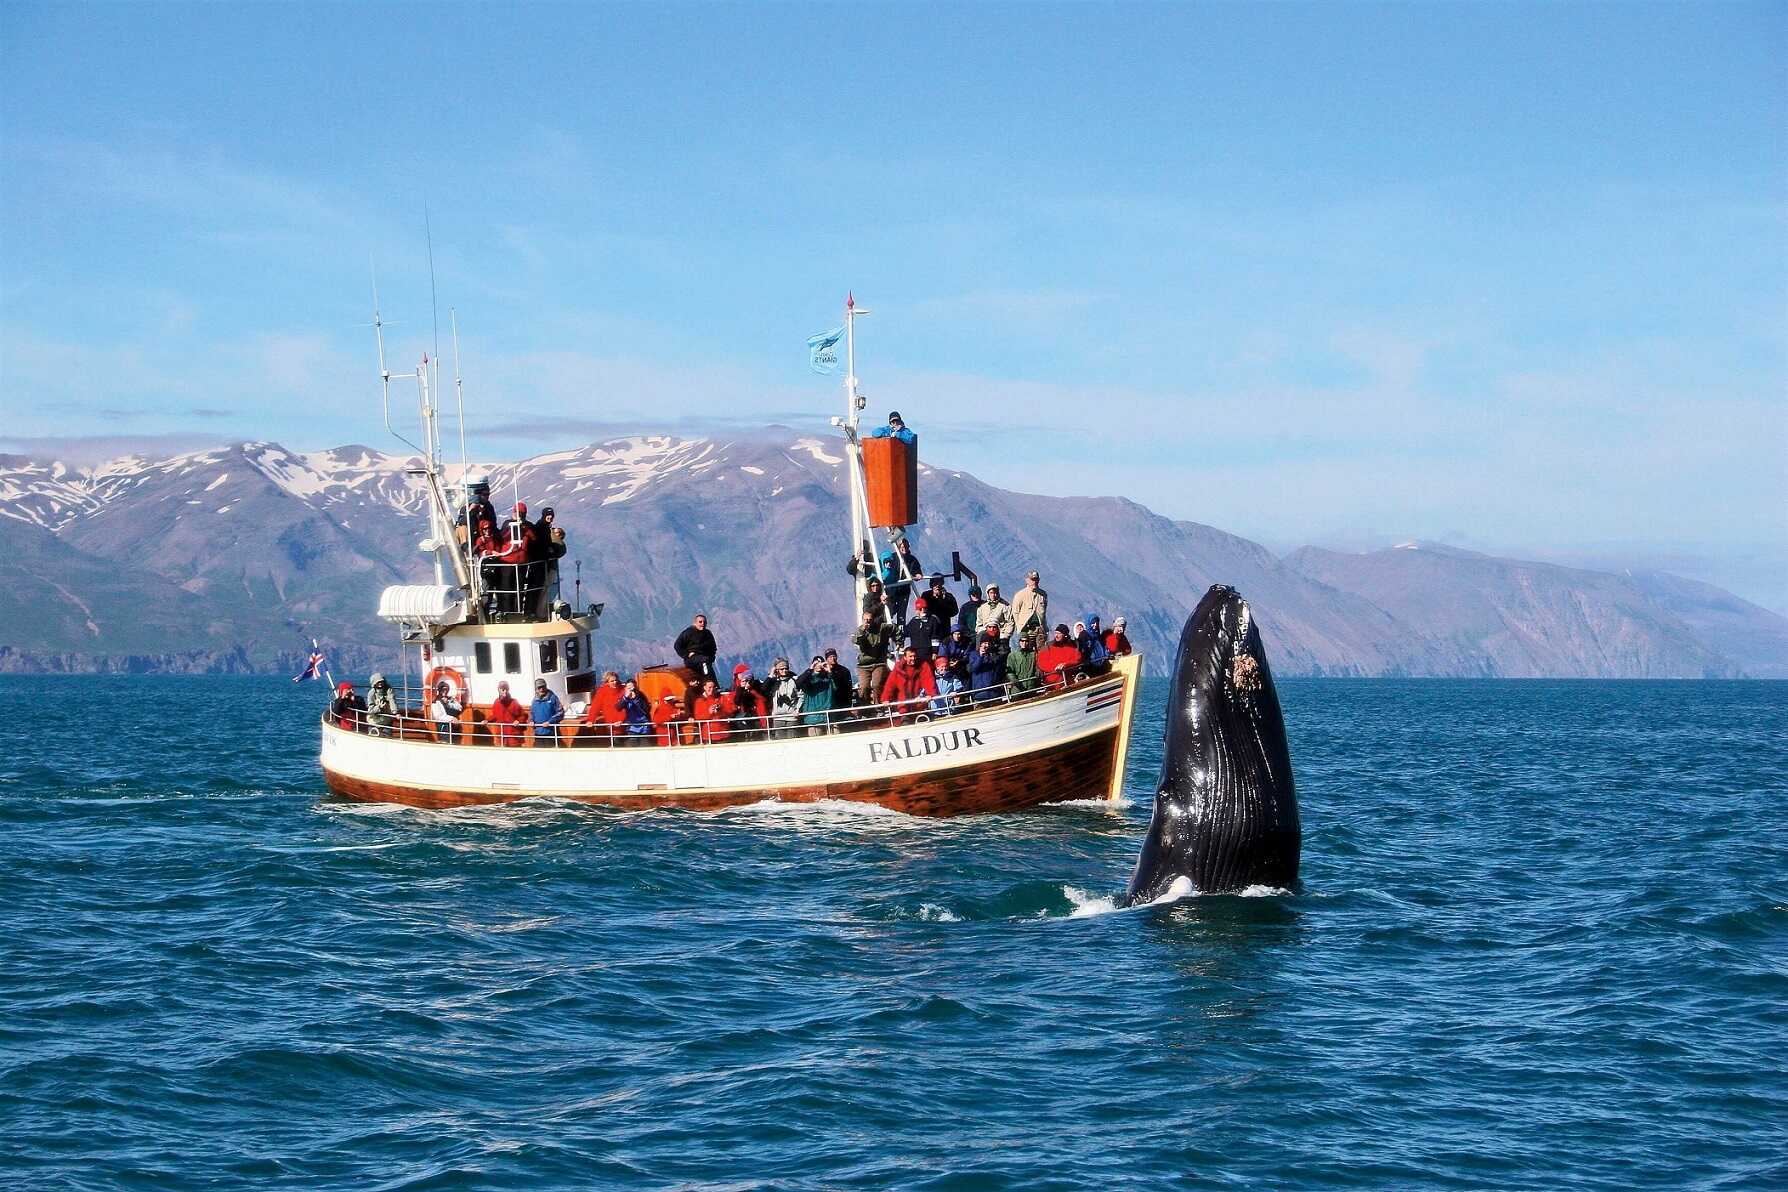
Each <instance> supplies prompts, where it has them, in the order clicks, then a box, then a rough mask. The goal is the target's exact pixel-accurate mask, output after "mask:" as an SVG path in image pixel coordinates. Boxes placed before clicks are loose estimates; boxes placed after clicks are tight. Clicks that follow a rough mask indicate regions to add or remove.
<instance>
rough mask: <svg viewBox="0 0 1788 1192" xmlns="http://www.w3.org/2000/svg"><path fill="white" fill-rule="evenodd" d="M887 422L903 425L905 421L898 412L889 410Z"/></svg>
mask: <svg viewBox="0 0 1788 1192" xmlns="http://www.w3.org/2000/svg"><path fill="white" fill-rule="evenodd" d="M888 421H889V422H902V423H904V422H905V421H906V420H905V419H904V418H902V417H901V416H900V411H899V410H889V411H888Z"/></svg>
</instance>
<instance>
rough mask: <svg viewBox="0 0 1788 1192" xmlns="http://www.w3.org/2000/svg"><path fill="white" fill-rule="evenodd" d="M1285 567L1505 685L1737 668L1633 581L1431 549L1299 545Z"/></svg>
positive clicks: (1707, 673) (1715, 673)
mask: <svg viewBox="0 0 1788 1192" xmlns="http://www.w3.org/2000/svg"><path fill="white" fill-rule="evenodd" d="M1286 562H1287V563H1289V564H1290V565H1291V566H1292V567H1295V568H1296V569H1297V570H1298V571H1300V572H1302V573H1303V574H1305V575H1307V576H1309V577H1310V578H1311V579H1314V580H1316V581H1318V582H1320V583H1323V584H1327V585H1328V586H1330V587H1332V588H1336V589H1339V590H1340V591H1343V592H1353V593H1356V594H1358V595H1360V596H1362V597H1364V598H1367V599H1370V600H1371V601H1372V602H1373V603H1374V604H1376V605H1378V606H1379V607H1380V608H1382V609H1384V610H1385V611H1386V612H1388V613H1390V614H1391V615H1392V616H1393V617H1396V618H1397V619H1398V620H1399V621H1401V622H1403V623H1404V624H1406V625H1409V626H1412V627H1413V628H1415V629H1417V630H1418V631H1420V632H1421V633H1422V634H1424V635H1425V636H1426V637H1427V638H1429V639H1430V640H1432V641H1436V642H1443V643H1446V644H1448V645H1449V646H1452V647H1453V648H1455V649H1458V650H1460V651H1462V652H1464V653H1466V654H1467V655H1469V656H1471V657H1473V658H1474V659H1476V660H1477V662H1478V664H1479V665H1480V666H1481V667H1482V672H1481V673H1483V674H1485V675H1490V676H1497V677H1506V678H1535V677H1541V676H1554V677H1563V678H1592V679H1611V678H1648V679H1655V678H1681V677H1691V678H1700V677H1706V678H1719V677H1726V676H1730V675H1734V674H1736V673H1738V672H1739V670H1740V669H1741V668H1740V667H1738V666H1736V665H1735V664H1734V662H1733V660H1732V659H1730V658H1728V657H1726V656H1725V655H1723V654H1722V653H1720V652H1719V651H1718V650H1717V649H1715V648H1714V647H1713V646H1711V645H1710V644H1708V643H1707V642H1705V641H1703V640H1702V638H1701V637H1700V636H1699V635H1698V634H1697V633H1696V632H1695V630H1694V629H1693V628H1692V627H1691V626H1690V625H1689V624H1688V623H1687V622H1685V621H1684V620H1682V618H1681V617H1680V616H1677V615H1676V614H1674V613H1672V612H1671V611H1670V610H1668V609H1666V608H1664V607H1663V606H1662V605H1660V604H1659V603H1658V602H1657V601H1655V600H1653V599H1652V598H1651V597H1650V596H1649V595H1647V593H1646V592H1645V591H1644V590H1643V589H1642V588H1640V587H1639V586H1638V585H1637V584H1634V583H1633V582H1632V581H1630V580H1627V579H1624V578H1622V577H1620V576H1615V575H1608V574H1605V573H1603V572H1596V571H1581V570H1577V569H1573V568H1569V567H1559V566H1555V565H1553V564H1550V563H1527V562H1520V561H1517V560H1514V559H1499V558H1495V557H1492V556H1490V555H1481V554H1476V553H1474V552H1472V551H1464V550H1458V549H1456V548H1453V547H1446V546H1438V545H1435V544H1432V543H1415V542H1411V543H1405V544H1403V545H1401V546H1396V547H1392V548H1390V549H1389V550H1378V551H1371V552H1369V553H1366V554H1342V553H1338V552H1335V551H1326V550H1319V549H1317V548H1315V547H1308V546H1307V547H1303V548H1302V549H1300V550H1296V551H1293V552H1292V553H1291V554H1290V555H1288V556H1287V557H1286Z"/></svg>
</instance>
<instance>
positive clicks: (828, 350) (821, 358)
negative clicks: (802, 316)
mask: <svg viewBox="0 0 1788 1192" xmlns="http://www.w3.org/2000/svg"><path fill="white" fill-rule="evenodd" d="M843 338H844V328H842V327H834V328H832V330H830V331H822V332H820V333H819V334H818V335H810V336H808V337H807V363H808V366H809V367H810V368H812V369H813V371H814V372H816V373H835V372H837V371H838V341H839V340H841V339H843Z"/></svg>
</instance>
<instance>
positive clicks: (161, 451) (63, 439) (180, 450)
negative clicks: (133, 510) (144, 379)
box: [0, 433, 223, 467]
mask: <svg viewBox="0 0 1788 1192" xmlns="http://www.w3.org/2000/svg"><path fill="white" fill-rule="evenodd" d="M222 445H223V444H222V443H221V442H220V441H219V440H218V437H217V436H216V435H198V434H180V433H174V434H149V435H0V451H4V452H6V453H7V454H9V455H23V456H28V457H29V458H31V459H36V460H43V461H44V462H46V463H49V462H56V463H64V464H72V465H74V466H76V467H86V466H87V465H90V464H98V463H104V462H105V461H107V460H111V459H119V458H121V457H123V456H127V455H148V456H166V455H181V454H184V453H186V452H189V451H202V450H204V449H206V448H208V447H219V446H222Z"/></svg>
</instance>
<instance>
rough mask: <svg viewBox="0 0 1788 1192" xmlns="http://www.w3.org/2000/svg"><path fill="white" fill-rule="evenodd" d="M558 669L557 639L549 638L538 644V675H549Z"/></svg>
mask: <svg viewBox="0 0 1788 1192" xmlns="http://www.w3.org/2000/svg"><path fill="white" fill-rule="evenodd" d="M558 669H559V639H558V638H554V637H549V638H547V639H546V640H545V641H543V642H541V643H540V673H541V674H543V675H550V674H552V673H553V672H554V671H556V670H558Z"/></svg>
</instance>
